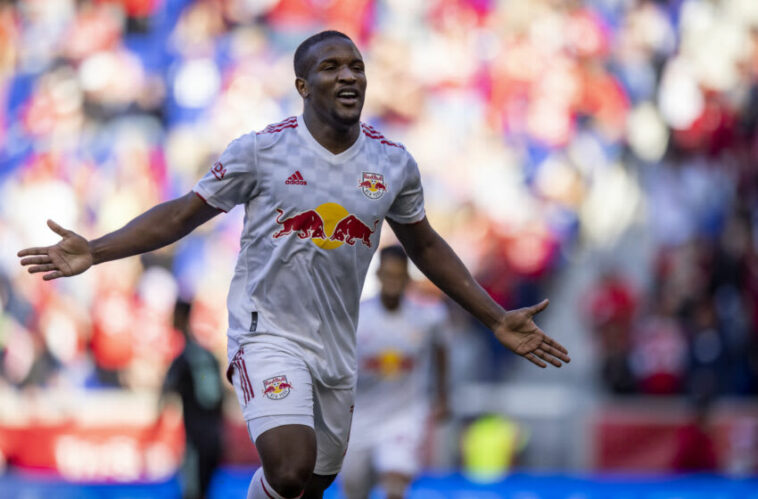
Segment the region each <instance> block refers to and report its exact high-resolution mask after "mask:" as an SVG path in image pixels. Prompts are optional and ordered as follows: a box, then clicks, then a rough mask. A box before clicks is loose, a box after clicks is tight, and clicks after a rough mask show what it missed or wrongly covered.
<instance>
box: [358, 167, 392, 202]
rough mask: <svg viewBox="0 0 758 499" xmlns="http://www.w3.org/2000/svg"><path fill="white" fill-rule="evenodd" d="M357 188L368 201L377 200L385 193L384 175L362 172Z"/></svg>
mask: <svg viewBox="0 0 758 499" xmlns="http://www.w3.org/2000/svg"><path fill="white" fill-rule="evenodd" d="M358 188H359V189H360V190H361V192H362V193H363V194H364V195H365V196H366V197H367V198H369V199H379V198H380V197H382V196H384V193H385V192H387V185H386V184H385V183H384V175H382V174H380V173H372V172H363V173H362V175H361V180H360V182H358Z"/></svg>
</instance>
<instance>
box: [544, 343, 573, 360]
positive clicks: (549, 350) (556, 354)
mask: <svg viewBox="0 0 758 499" xmlns="http://www.w3.org/2000/svg"><path fill="white" fill-rule="evenodd" d="M540 348H541V349H542V350H543V351H544V352H545V353H547V354H549V355H552V356H553V357H557V358H559V359H561V360H562V361H563V362H566V363H568V362H571V357H569V356H568V355H566V354H565V353H564V352H561V351H560V350H558V349H557V348H553V347H551V346H550V345H548V344H547V343H545V342H543V343H542V345H540Z"/></svg>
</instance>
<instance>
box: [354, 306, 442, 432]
mask: <svg viewBox="0 0 758 499" xmlns="http://www.w3.org/2000/svg"><path fill="white" fill-rule="evenodd" d="M446 318H447V313H446V311H445V308H444V306H443V305H441V304H439V303H434V304H430V303H422V302H418V301H415V300H412V299H409V298H404V299H403V300H402V301H401V304H400V307H399V308H398V309H397V310H392V311H390V310H387V309H386V308H385V307H384V305H382V302H381V299H380V298H379V297H378V296H377V297H375V298H371V299H369V300H366V301H364V302H363V303H361V313H360V320H359V322H358V332H357V340H358V349H357V350H358V385H357V389H356V397H355V415H354V417H353V432H352V435H353V440H354V441H355V443H356V444H357V443H358V442H357V440H358V439H363V438H365V437H366V436H368V435H376V436H377V437H378V438H381V435H382V431H378V429H381V428H382V427H383V425H391V422H392V420H393V419H395V417H397V416H401V417H402V416H405V415H407V414H409V413H411V412H413V413H414V414H415V416H414V417H416V418H423V414H424V413H425V411H426V409H428V405H429V402H430V396H429V388H430V385H429V381H430V379H429V374H430V370H431V359H432V347H433V345H434V344H444V343H445V331H446V327H447V325H446ZM423 423H424V421H423V420H422V421H420V423H419V424H423Z"/></svg>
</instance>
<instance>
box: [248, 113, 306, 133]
mask: <svg viewBox="0 0 758 499" xmlns="http://www.w3.org/2000/svg"><path fill="white" fill-rule="evenodd" d="M285 128H297V116H290V117H289V118H287V119H286V120H284V121H280V122H279V123H274V124H272V125H268V126H267V127H266V128H264V129H263V131H261V132H258V133H257V134H256V135H260V134H262V133H279V132H281V131H282V130H284V129H285Z"/></svg>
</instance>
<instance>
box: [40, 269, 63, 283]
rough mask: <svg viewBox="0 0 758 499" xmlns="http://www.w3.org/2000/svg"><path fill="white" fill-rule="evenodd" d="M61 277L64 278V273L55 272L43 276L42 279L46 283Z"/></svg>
mask: <svg viewBox="0 0 758 499" xmlns="http://www.w3.org/2000/svg"><path fill="white" fill-rule="evenodd" d="M59 277H63V272H61V271H60V270H56V271H55V272H50V273H49V274H45V275H43V276H42V279H44V280H45V281H52V280H53V279H57V278H59Z"/></svg>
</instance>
